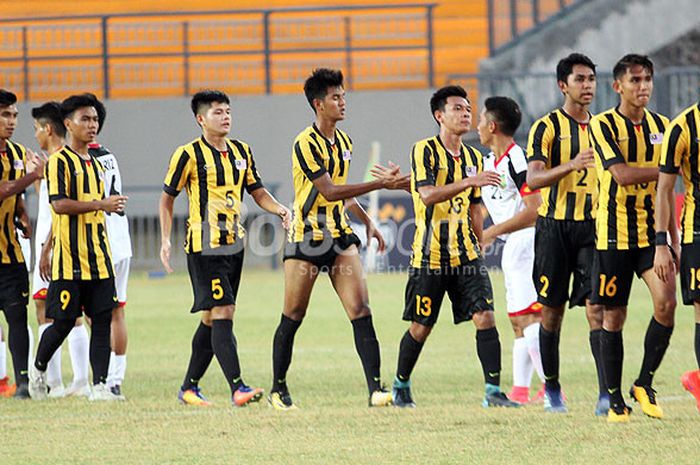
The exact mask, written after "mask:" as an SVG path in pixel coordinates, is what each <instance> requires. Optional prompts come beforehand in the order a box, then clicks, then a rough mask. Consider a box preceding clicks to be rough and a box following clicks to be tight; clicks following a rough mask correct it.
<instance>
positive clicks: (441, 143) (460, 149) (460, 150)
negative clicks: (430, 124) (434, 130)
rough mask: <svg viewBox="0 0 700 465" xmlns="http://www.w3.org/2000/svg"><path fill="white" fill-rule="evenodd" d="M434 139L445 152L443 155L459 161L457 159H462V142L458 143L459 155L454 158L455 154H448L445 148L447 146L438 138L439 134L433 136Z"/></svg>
mask: <svg viewBox="0 0 700 465" xmlns="http://www.w3.org/2000/svg"><path fill="white" fill-rule="evenodd" d="M435 138H436V139H437V141H438V143H439V144H440V145H441V146H442V148H443V150H445V153H447V154H448V155H449V156H451V157H452V158H454V159H459V158H462V156H463V155H464V143H463V142H460V143H459V154H458V155H456V156H455V154H454V153H452V152H450V151H449V149H448V148H447V146H446V145H445V144H444V143H443V142H442V139H441V138H440V134H438V135H437V136H435Z"/></svg>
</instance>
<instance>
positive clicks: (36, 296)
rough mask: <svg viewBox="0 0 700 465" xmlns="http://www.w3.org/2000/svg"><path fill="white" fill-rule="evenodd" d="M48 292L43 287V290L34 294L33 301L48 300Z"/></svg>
mask: <svg viewBox="0 0 700 465" xmlns="http://www.w3.org/2000/svg"><path fill="white" fill-rule="evenodd" d="M47 292H48V289H46V288H45V287H42V288H41V289H39V290H38V291H36V292H35V293H34V295H33V296H32V299H34V300H46V293H47Z"/></svg>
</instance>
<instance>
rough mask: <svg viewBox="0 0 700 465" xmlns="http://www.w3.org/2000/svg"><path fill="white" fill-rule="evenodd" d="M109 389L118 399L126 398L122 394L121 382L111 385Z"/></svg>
mask: <svg viewBox="0 0 700 465" xmlns="http://www.w3.org/2000/svg"><path fill="white" fill-rule="evenodd" d="M109 390H110V391H112V394H114V395H115V396H117V397H118V398H119V400H126V397H125V396H124V394H122V386H121V384H115V385H114V386H111V387H110V388H109Z"/></svg>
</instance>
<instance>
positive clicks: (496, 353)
mask: <svg viewBox="0 0 700 465" xmlns="http://www.w3.org/2000/svg"><path fill="white" fill-rule="evenodd" d="M476 353H477V354H478V355H479V360H480V361H481V368H482V369H483V371H484V381H485V382H486V383H487V384H493V385H494V386H500V384H501V342H500V341H499V340H498V331H497V330H496V328H495V327H494V328H489V329H479V330H477V331H476Z"/></svg>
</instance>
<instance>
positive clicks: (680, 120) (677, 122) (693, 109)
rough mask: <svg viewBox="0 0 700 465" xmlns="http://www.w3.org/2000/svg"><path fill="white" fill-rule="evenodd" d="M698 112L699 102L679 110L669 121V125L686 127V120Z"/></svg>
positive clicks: (699, 110)
mask: <svg viewBox="0 0 700 465" xmlns="http://www.w3.org/2000/svg"><path fill="white" fill-rule="evenodd" d="M696 113H697V114H700V103H696V104H693V105H691V106H689V107H688V108H686V109H684V110H683V111H681V112H680V113H679V114H678V115H677V116H676V117H675V118H673V119H672V120H671V121H670V123H669V124H670V125H671V126H680V127H681V128H687V126H688V120H689V119H692V118H693V117H694V115H695V114H696Z"/></svg>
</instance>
